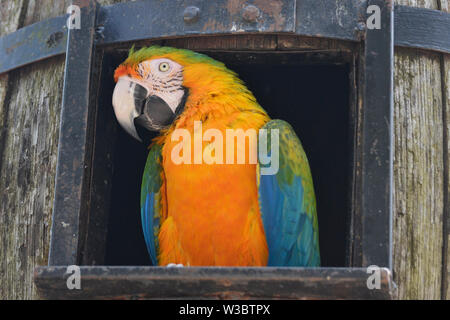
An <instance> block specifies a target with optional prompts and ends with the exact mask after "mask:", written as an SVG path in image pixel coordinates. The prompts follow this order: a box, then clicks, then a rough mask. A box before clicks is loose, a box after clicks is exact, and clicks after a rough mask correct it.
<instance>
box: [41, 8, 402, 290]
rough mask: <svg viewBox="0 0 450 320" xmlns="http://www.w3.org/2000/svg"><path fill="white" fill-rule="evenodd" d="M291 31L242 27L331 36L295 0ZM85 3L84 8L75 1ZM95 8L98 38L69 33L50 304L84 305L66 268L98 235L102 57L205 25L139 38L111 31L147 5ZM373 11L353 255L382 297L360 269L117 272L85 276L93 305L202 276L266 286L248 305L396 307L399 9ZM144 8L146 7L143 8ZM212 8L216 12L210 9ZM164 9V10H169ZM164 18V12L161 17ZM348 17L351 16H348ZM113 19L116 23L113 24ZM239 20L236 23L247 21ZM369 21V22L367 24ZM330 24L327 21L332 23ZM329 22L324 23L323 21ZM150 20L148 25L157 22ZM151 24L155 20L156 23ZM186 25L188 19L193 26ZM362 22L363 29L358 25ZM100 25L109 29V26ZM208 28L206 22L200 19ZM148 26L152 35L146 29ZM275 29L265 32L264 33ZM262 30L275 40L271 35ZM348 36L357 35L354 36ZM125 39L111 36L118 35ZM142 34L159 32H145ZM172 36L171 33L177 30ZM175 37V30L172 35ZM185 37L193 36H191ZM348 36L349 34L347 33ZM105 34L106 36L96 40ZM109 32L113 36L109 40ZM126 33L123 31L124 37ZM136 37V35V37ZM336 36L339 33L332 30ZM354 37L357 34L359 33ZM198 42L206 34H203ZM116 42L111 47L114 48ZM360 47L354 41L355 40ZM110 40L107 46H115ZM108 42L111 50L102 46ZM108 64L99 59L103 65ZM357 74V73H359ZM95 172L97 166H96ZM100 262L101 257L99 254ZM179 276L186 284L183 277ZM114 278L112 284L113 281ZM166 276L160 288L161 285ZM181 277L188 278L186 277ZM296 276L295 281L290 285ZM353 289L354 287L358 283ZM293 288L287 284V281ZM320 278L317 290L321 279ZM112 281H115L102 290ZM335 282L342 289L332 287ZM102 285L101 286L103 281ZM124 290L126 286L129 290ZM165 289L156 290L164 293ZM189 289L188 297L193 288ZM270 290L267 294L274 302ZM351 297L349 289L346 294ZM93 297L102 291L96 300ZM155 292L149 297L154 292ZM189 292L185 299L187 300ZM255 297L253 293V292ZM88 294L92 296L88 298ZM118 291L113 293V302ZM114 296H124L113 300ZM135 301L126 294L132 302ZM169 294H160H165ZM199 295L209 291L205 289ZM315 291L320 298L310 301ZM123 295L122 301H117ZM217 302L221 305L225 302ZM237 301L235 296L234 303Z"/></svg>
mask: <svg viewBox="0 0 450 320" xmlns="http://www.w3.org/2000/svg"><path fill="white" fill-rule="evenodd" d="M282 2H283V6H284V8H285V9H283V10H284V11H283V14H284V15H285V16H284V18H285V20H284V21H285V23H282V24H277V21H273V19H274V18H273V17H271V12H270V11H264V10H265V9H264V8H262V10H263V14H262V15H263V17H266V16H267V18H265V19H267V20H263V21H262V22H258V21H253V22H251V21H250V22H248V23H247V24H246V23H243V24H242V25H240V26H241V27H242V28H243V30H244V31H248V32H250V33H267V34H284V33H289V32H293V33H294V34H295V33H297V34H298V32H296V31H298V30H301V32H300V33H301V34H308V35H316V34H318V33H319V32H321V31H327V30H328V29H326V30H323V28H322V26H321V25H320V24H318V25H316V24H314V25H312V26H308V24H305V23H304V21H303V22H302V21H299V20H295V15H294V11H292V10H299V8H300V7H301V12H300V13H304V12H305V10H306V11H308V10H314V7H315V4H314V3H312V2H311V3H310V5H309V6H308V5H305V3H306V4H307V3H309V2H308V1H306V2H302V5H303V6H297V7H296V6H295V4H296V2H295V1H292V0H286V1H282ZM75 3H78V1H75ZM81 3H84V4H86V3H87V5H86V6H84V7H83V8H82V10H83V14H84V16H83V19H82V24H83V25H82V29H84V30H89V32H84V33H83V32H80V31H79V30H70V31H69V33H68V46H67V56H66V76H65V84H64V94H63V96H64V99H63V110H62V120H61V121H62V125H61V134H60V143H59V156H58V169H57V178H56V191H55V205H54V213H53V225H52V239H51V249H50V257H49V267H39V268H38V269H37V270H36V275H35V279H36V284H37V286H38V288H39V290H40V291H41V293H42V295H43V296H47V297H61V298H63V297H68V298H70V297H75V296H79V297H83V292H78V293H77V294H76V295H74V294H73V293H70V291H69V290H62V288H64V286H65V281H62V280H63V279H64V274H65V271H66V268H65V267H58V268H56V267H54V266H68V265H73V264H80V262H81V260H82V257H81V252H82V248H83V246H84V243H85V241H86V238H85V236H86V235H87V234H88V231H87V230H88V228H89V223H87V221H89V220H90V215H89V209H90V210H92V201H95V199H93V198H92V197H91V192H90V188H92V183H91V182H92V181H91V177H92V170H93V163H92V159H93V158H92V154H93V152H94V149H93V147H92V146H93V145H94V144H95V141H94V140H93V136H94V135H93V132H94V125H93V124H94V121H93V119H95V110H93V109H94V108H92V107H91V106H93V105H94V104H95V103H94V101H93V97H94V96H95V94H96V93H97V90H98V74H97V73H96V70H97V67H98V65H97V64H98V63H99V62H98V61H99V60H98V59H96V58H95V52H96V48H102V47H105V46H107V45H108V46H110V45H111V44H114V43H115V44H119V45H121V44H120V43H121V42H123V41H136V40H140V39H149V38H154V37H156V38H160V37H167V36H171V37H175V36H180V37H185V36H186V35H188V34H192V30H191V29H192V28H195V25H191V24H188V25H186V26H180V25H178V24H177V25H175V26H174V30H172V29H164V28H162V29H161V30H160V29H151V31H150V32H149V33H145V32H144V34H141V33H139V34H138V35H137V34H135V33H133V32H136V31H130V30H136V29H133V28H132V29H124V28H123V26H122V27H121V25H120V23H119V24H117V25H114V26H115V27H116V29H114V28H113V27H111V26H109V27H108V24H111V23H114V22H112V21H120V19H114V15H117V14H118V12H120V13H122V12H124V10H125V13H126V14H130V15H132V16H133V15H134V14H135V11H136V10H138V11H139V10H143V8H146V3H144V2H139V3H137V4H133V3H127V4H121V5H116V6H114V7H106V8H104V9H103V8H101V10H98V8H97V6H96V3H95V1H82V2H80V3H79V4H80V5H81ZM352 3H353V2H352V1H345V2H344V4H345V5H346V6H348V9H349V10H348V11H345V12H347V13H348V12H350V16H348V17H347V16H343V17H340V18H342V19H344V20H345V19H347V20H348V21H350V22H351V23H350V25H353V22H354V21H359V20H358V18H356V15H357V14H360V13H361V9H365V8H366V6H359V5H357V6H355V5H353V4H352ZM323 4H324V5H325V8H327V10H329V11H330V12H331V11H332V10H333V8H334V5H333V4H332V3H331V2H330V1H323ZM367 5H377V6H379V7H380V8H381V9H382V10H381V12H382V16H381V19H382V20H381V21H382V28H381V29H380V30H370V29H364V30H365V34H364V36H363V37H360V36H358V38H357V40H358V41H359V40H362V38H364V42H361V45H360V46H355V47H356V48H360V50H359V51H358V52H354V53H355V54H356V55H355V56H357V57H358V61H357V62H356V64H357V65H358V68H357V69H356V68H355V69H354V72H355V79H357V83H358V84H357V86H356V87H357V92H355V93H354V94H353V96H354V97H353V98H354V99H353V101H354V102H355V106H356V108H355V115H356V118H355V119H356V120H355V128H356V129H355V130H356V135H355V150H354V157H355V158H354V162H355V165H356V166H357V169H355V170H354V191H353V196H352V199H353V203H354V206H353V210H354V214H353V215H352V216H353V221H352V230H353V239H359V240H358V241H354V246H353V248H352V252H351V256H352V259H351V265H352V266H359V267H367V266H369V265H377V266H380V267H385V268H386V269H380V270H384V271H383V273H382V274H383V277H384V278H383V279H384V280H383V281H382V287H381V288H380V289H379V291H371V290H370V289H369V288H367V285H366V282H365V281H366V280H367V277H368V275H367V273H364V271H365V269H360V268H341V269H327V268H316V269H307V268H294V270H290V269H288V268H266V269H264V271H263V270H262V269H258V268H256V269H253V268H248V269H240V268H188V269H184V270H183V271H176V272H175V271H165V270H164V269H163V268H158V267H149V268H133V267H130V268H114V267H83V269H82V281H83V282H85V280H86V281H87V280H88V279H93V278H94V280H92V281H87V283H88V287H90V288H91V289H89V294H87V293H86V294H87V295H86V296H90V297H115V296H118V295H120V292H116V291H108V290H109V289H108V288H110V286H111V284H114V282H111V281H109V280H108V279H113V280H114V281H116V280H118V279H121V280H120V281H122V282H121V283H126V284H127V285H126V286H122V287H121V288H122V290H124V294H126V295H127V296H133V295H137V296H138V297H143V298H151V297H156V295H155V293H151V292H147V290H157V291H158V288H159V286H161V287H167V286H170V285H173V283H174V281H175V280H176V282H177V287H178V288H181V289H180V290H181V292H189V288H191V286H192V283H197V284H199V285H200V286H199V287H197V288H203V287H201V285H202V283H203V282H202V281H201V280H200V279H199V278H198V277H199V275H202V277H203V276H207V278H208V279H210V280H208V281H210V282H208V283H209V284H208V286H209V287H208V289H207V290H211V291H221V290H224V288H223V286H222V285H221V280H220V279H221V277H224V279H229V280H230V281H231V282H230V283H231V284H230V287H229V288H228V290H230V291H233V290H236V291H242V288H241V286H240V284H239V283H238V282H237V281H236V280H233V279H234V278H233V277H234V276H232V275H234V274H238V275H240V277H243V278H244V279H245V277H247V279H248V281H250V282H252V283H256V285H255V287H254V289H252V288H250V290H249V291H248V292H245V294H243V296H246V297H266V298H267V297H269V298H270V297H281V298H283V297H284V298H302V297H314V298H330V296H329V292H331V291H330V288H334V290H335V291H333V292H342V294H341V296H339V295H336V296H334V297H336V298H338V297H341V298H364V297H365V298H389V297H391V295H392V293H393V289H394V288H395V285H394V284H393V283H392V275H391V272H390V269H391V267H392V254H391V251H392V248H391V247H392V240H391V238H392V236H391V229H392V92H393V90H392V85H393V81H392V75H393V65H392V62H393V6H392V3H391V2H390V1H382V0H372V1H368V3H367ZM142 6H144V7H142ZM205 6H206V4H205ZM163 9H164V8H159V9H158V10H163ZM158 10H156V12H158ZM202 11H206V12H209V11H208V8H202ZM347 13H346V14H347ZM108 14H110V15H112V16H109V18H105V17H108ZM238 14H239V12H236V13H235V15H238ZM300 16H301V15H300ZM363 16H365V14H364V15H363ZM328 18H329V17H327V16H325V15H324V16H323V17H322V18H320V19H322V20H323V21H324V22H325V21H326V19H328ZM217 19H225V20H223V22H224V23H225V24H226V23H231V22H232V21H234V20H233V19H236V18H235V17H234V16H233V15H231V17H225V18H224V17H218V18H217ZM320 19H319V20H320ZM147 20H148V19H147ZM147 20H145V21H147ZM185 20H186V19H185ZM352 21H353V22H352ZM99 22H100V23H99ZM200 22H201V20H200ZM135 23H137V24H139V23H144V20H143V19H141V20H140V19H137V20H136V21H135ZM141 27H142V26H141ZM166 27H167V28H169V27H168V26H166ZM263 27H264V28H265V29H264V28H263ZM99 28H100V29H101V28H105V29H104V30H105V31H104V32H103V31H102V32H98V30H99ZM262 28H263V29H264V30H265V31H261V30H262ZM346 28H347V27H346ZM346 28H344V30H342V29H339V28H338V29H337V30H338V33H337V34H336V35H335V37H336V38H338V39H346V40H348V39H349V36H348V34H347V33H345V32H347V31H348V30H347V29H346ZM114 30H115V31H120V32H118V33H117V32H115V33H108V32H113V31H114ZM138 30H140V31H139V32H142V30H149V29H145V28H139V29H138ZM168 30H169V31H168ZM170 30H172V31H170ZM180 30H182V31H183V32H181V31H180ZM345 30H347V31H345ZM96 31H97V32H96ZM106 31H108V32H106ZM122 31H123V32H122ZM127 32H128V33H127ZM327 32H330V31H327ZM352 32H353V31H352ZM197 34H198V32H197ZM201 34H202V35H206V34H224V30H222V29H220V28H219V29H214V28H212V29H210V30H208V29H206V30H205V29H202V32H201ZM112 35H114V36H117V37H118V38H117V39H116V40H112V39H109V37H111V36H112ZM105 39H106V40H105ZM350 40H354V39H350ZM105 41H109V42H107V44H105ZM102 42H103V43H102ZM97 58H98V57H97ZM356 70H358V71H357V74H356ZM94 165H95V164H94ZM93 255H94V256H95V253H93ZM175 274H177V275H178V276H175ZM111 277H112V278H111ZM130 277H132V278H136V277H137V278H139V279H140V280H139V281H128V280H127V279H129V278H130ZM155 277H157V279H158V281H157V282H152V281H153V280H151V279H155ZM180 277H181V278H180ZM286 277H287V278H286ZM349 277H350V278H352V279H353V280H352V281H348V278H349ZM281 278H282V279H284V280H281ZM313 278H314V279H316V280H315V281H313V282H311V281H312V280H311V279H313ZM102 279H104V280H105V281H101V280H102ZM278 279H280V280H279V281H287V283H290V284H291V285H290V286H289V288H292V290H293V291H292V292H286V291H283V292H280V291H277V290H276V288H277V286H276V283H277V281H278ZM330 279H332V280H333V281H330ZM97 280H98V281H97ZM120 281H119V282H120ZM146 281H147V282H148V281H150V282H148V283H151V284H152V285H151V286H148V287H146V286H144V287H142V283H146ZM155 286H156V287H155ZM348 286H355V288H356V287H358V288H359V289H358V290H347V291H345V290H343V289H344V288H348ZM183 288H184V289H183ZM261 288H265V290H266V291H264V294H262V293H261V291H260V290H262V289H261ZM339 288H340V289H342V290H340V289H339ZM91 290H92V291H91ZM143 290H144V291H145V292H144V291H143ZM183 290H184V291H183ZM252 290H253V291H252ZM85 292H86V291H85ZM108 292H109V294H108ZM113 292H114V294H113ZM125 292H126V293H125ZM158 292H159V291H158ZM165 292H166V293H165V295H164V294H163V296H165V297H174V295H173V291H171V290H167V291H165ZM199 292H202V291H201V290H199ZM309 292H313V294H312V295H309ZM111 294H113V296H111ZM213 297H221V296H220V294H219V295H216V296H213ZM225 297H227V295H225Z"/></svg>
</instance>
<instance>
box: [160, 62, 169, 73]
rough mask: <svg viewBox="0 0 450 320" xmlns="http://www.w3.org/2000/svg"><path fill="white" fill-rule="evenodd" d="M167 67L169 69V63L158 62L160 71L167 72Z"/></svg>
mask: <svg viewBox="0 0 450 320" xmlns="http://www.w3.org/2000/svg"><path fill="white" fill-rule="evenodd" d="M169 69H170V65H169V63H167V62H161V63H160V64H159V71H161V72H167V71H169Z"/></svg>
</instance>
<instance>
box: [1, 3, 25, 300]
mask: <svg viewBox="0 0 450 320" xmlns="http://www.w3.org/2000/svg"><path fill="white" fill-rule="evenodd" d="M23 12H24V1H8V2H7V3H5V4H3V3H2V5H1V6H0V36H3V35H6V34H9V33H11V32H14V31H16V30H17V29H18V28H20V26H21V25H22V24H23V18H22V19H21V17H23ZM8 82H9V76H8V74H4V75H1V76H0V168H1V163H2V159H3V152H2V150H3V149H4V144H5V136H6V134H7V122H6V121H7V112H8V106H7V104H8V102H7V101H6V100H7V91H8ZM0 191H2V190H1V189H0ZM3 220H4V214H3V212H2V211H0V248H2V249H3V244H4V243H5V241H6V234H5V232H2V231H3V230H2V226H3V225H4V223H3ZM0 255H1V253H0ZM6 270H7V261H6V260H5V259H2V260H0V299H1V298H3V297H5V296H6V286H5V285H4V283H5V279H6Z"/></svg>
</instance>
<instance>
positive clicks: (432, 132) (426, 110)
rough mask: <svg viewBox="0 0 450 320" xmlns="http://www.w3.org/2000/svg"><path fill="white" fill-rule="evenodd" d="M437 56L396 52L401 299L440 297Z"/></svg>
mask: <svg viewBox="0 0 450 320" xmlns="http://www.w3.org/2000/svg"><path fill="white" fill-rule="evenodd" d="M439 60H440V58H439V56H438V55H432V54H424V53H418V52H412V51H410V50H408V51H405V50H403V49H401V50H397V52H396V56H395V93H394V100H395V107H394V119H395V120H394V122H395V132H394V139H395V157H394V184H395V192H394V198H395V206H394V228H393V229H394V230H393V233H394V276H395V278H394V281H395V282H396V283H397V285H398V286H399V298H400V299H406V298H410V299H439V298H440V288H441V262H442V216H443V205H444V202H443V198H444V194H443V173H444V170H443V144H442V141H443V122H442V100H441V77H440V62H439Z"/></svg>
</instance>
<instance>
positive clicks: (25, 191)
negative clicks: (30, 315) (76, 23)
mask: <svg viewBox="0 0 450 320" xmlns="http://www.w3.org/2000/svg"><path fill="white" fill-rule="evenodd" d="M69 2H70V1H68V0H67V1H58V2H57V3H55V2H54V1H51V0H42V1H36V2H35V1H13V2H8V4H10V5H13V4H16V5H17V6H18V7H17V8H20V10H17V8H13V7H7V8H6V16H7V17H9V16H11V17H14V16H18V17H16V18H15V19H17V21H19V22H18V23H16V25H17V27H23V26H25V25H27V24H31V23H34V22H36V21H38V20H42V19H47V18H49V17H54V16H58V15H61V14H64V13H65V11H66V9H65V8H67V6H68V4H69ZM3 8H4V7H3V5H2V9H3ZM17 11H18V12H19V13H16V12H17ZM2 20H3V19H2ZM11 26H13V24H11ZM11 26H9V27H8V31H12V29H11ZM63 74H64V58H63V57H58V58H55V59H50V60H48V61H45V62H41V63H37V64H33V65H31V66H27V67H24V68H22V69H18V70H15V71H14V72H11V73H9V74H8V77H9V80H8V83H9V85H8V88H7V90H4V89H3V90H0V93H1V92H4V91H6V93H1V95H2V96H3V95H4V96H6V99H4V100H3V99H2V100H3V101H2V100H0V118H3V121H4V123H3V124H4V125H3V126H2V129H3V138H2V140H1V143H2V148H1V149H0V153H1V154H0V156H1V159H2V161H1V163H0V176H1V179H0V194H1V200H0V235H1V238H0V266H1V267H0V270H1V272H0V288H1V289H0V299H31V298H36V297H37V296H36V293H35V286H34V283H33V270H34V267H35V266H37V265H46V264H47V257H48V248H49V240H50V224H51V213H52V205H53V193H54V179H55V170H56V155H57V143H58V132H59V113H60V105H61V92H62V80H63Z"/></svg>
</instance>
